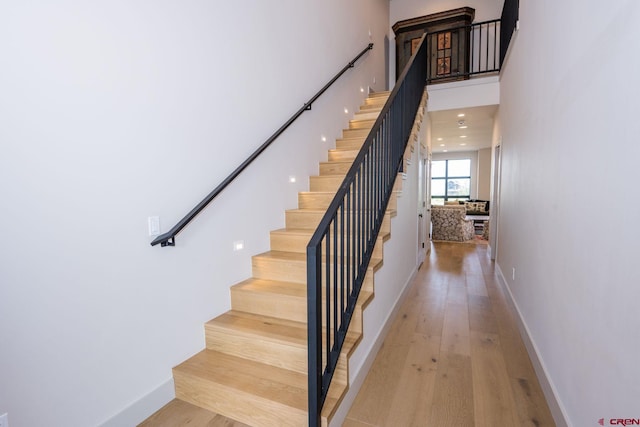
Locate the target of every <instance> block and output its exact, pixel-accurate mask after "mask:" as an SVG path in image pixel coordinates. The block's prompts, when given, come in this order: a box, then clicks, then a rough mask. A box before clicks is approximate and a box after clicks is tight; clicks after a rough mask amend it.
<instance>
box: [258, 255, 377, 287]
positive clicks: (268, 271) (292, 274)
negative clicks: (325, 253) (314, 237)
mask: <svg viewBox="0 0 640 427" xmlns="http://www.w3.org/2000/svg"><path fill="white" fill-rule="evenodd" d="M251 266H252V271H253V277H255V278H256V279H264V280H275V281H279V282H292V283H300V284H303V285H304V284H306V283H307V258H306V254H300V253H295V252H280V251H268V252H264V253H261V254H259V255H254V256H253V257H251ZM381 266H382V260H381V259H377V258H376V259H373V258H372V259H371V262H370V263H369V268H368V269H367V271H369V272H371V273H374V272H375V271H377V270H378V269H379V268H380V267H381ZM323 268H324V267H323Z"/></svg>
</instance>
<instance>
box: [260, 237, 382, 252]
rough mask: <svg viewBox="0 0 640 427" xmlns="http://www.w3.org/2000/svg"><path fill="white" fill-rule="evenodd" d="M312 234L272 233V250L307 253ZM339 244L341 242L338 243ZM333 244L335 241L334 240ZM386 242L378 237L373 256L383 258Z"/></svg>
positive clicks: (324, 248) (323, 248)
mask: <svg viewBox="0 0 640 427" xmlns="http://www.w3.org/2000/svg"><path fill="white" fill-rule="evenodd" d="M310 238H311V236H308V235H304V234H302V235H301V234H283V233H271V250H272V251H283V252H296V253H301V254H303V253H306V252H307V245H308V244H309V240H310ZM338 244H339V243H338ZM332 245H333V242H332ZM383 247H384V243H383V240H382V238H380V237H378V240H377V241H376V245H375V246H374V248H373V255H372V257H373V258H382V250H383ZM325 252H326V245H325V244H323V245H322V253H325Z"/></svg>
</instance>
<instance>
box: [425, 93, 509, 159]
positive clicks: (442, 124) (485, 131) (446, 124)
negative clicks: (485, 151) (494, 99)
mask: <svg viewBox="0 0 640 427" xmlns="http://www.w3.org/2000/svg"><path fill="white" fill-rule="evenodd" d="M497 109H498V106H497V105H489V106H483V107H472V108H460V109H455V110H443V111H430V112H429V117H431V151H432V152H433V153H443V152H454V151H477V150H479V149H481V148H488V147H491V139H492V135H493V119H494V116H495V114H496V111H497ZM459 114H464V117H458V115H459ZM461 121H463V122H464V123H459V122H461ZM461 125H463V126H467V128H460V126H461ZM463 136H465V137H463ZM440 138H441V139H440Z"/></svg>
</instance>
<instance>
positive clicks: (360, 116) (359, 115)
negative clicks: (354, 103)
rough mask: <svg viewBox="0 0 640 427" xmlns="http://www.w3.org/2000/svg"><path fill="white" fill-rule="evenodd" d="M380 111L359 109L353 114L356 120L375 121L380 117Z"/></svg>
mask: <svg viewBox="0 0 640 427" xmlns="http://www.w3.org/2000/svg"><path fill="white" fill-rule="evenodd" d="M378 116H379V112H378V111H371V110H369V111H358V112H356V113H355V114H354V115H353V119H354V120H373V121H374V122H375V121H376V120H377V119H378Z"/></svg>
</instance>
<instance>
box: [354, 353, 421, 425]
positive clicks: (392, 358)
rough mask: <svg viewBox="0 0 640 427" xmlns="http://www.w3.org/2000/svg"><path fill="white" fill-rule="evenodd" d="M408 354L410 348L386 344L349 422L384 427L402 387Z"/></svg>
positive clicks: (362, 389)
mask: <svg viewBox="0 0 640 427" xmlns="http://www.w3.org/2000/svg"><path fill="white" fill-rule="evenodd" d="M408 352H409V346H408V345H390V344H388V343H385V344H383V346H382V348H381V349H380V351H379V352H378V355H377V356H376V359H375V361H374V362H373V366H372V367H371V370H370V371H369V373H368V374H367V378H366V380H365V382H364V384H363V385H362V387H361V388H360V392H359V393H358V395H357V396H356V399H355V401H354V402H353V405H352V406H351V409H350V410H349V414H348V417H349V418H352V419H353V420H357V421H359V422H364V423H367V424H370V425H375V426H380V425H383V422H384V420H385V418H386V414H387V411H388V407H389V402H390V401H392V400H393V396H394V395H395V394H396V391H397V390H398V387H399V386H400V376H401V374H402V370H403V369H404V365H405V361H406V359H407V355H408Z"/></svg>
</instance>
